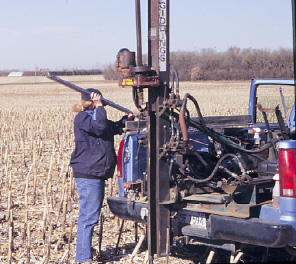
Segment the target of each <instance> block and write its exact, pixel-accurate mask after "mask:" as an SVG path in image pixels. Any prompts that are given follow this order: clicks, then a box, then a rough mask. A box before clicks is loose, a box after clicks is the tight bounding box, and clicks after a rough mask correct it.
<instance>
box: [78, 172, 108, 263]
mask: <svg viewBox="0 0 296 264" xmlns="http://www.w3.org/2000/svg"><path fill="white" fill-rule="evenodd" d="M75 182H76V188H77V192H78V194H79V217H78V226H77V239H76V261H77V262H84V261H87V260H91V259H92V254H91V243H92V235H93V229H94V227H95V225H96V224H97V223H98V221H99V216H100V212H101V208H102V204H103V199H104V191H105V180H101V179H86V178H75Z"/></svg>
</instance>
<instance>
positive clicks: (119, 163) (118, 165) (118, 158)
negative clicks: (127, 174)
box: [117, 139, 125, 178]
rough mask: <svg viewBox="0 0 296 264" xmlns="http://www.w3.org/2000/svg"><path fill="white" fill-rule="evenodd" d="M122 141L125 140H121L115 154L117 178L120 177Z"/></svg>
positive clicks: (121, 175)
mask: <svg viewBox="0 0 296 264" xmlns="http://www.w3.org/2000/svg"><path fill="white" fill-rule="evenodd" d="M124 142H125V140H124V139H123V140H121V142H120V145H119V149H118V154H117V176H118V178H122V177H123V174H122V158H123V149H124Z"/></svg>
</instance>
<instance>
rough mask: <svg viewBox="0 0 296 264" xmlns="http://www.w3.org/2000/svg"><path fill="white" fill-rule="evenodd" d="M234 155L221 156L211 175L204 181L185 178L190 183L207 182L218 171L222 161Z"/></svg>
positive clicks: (189, 177)
mask: <svg viewBox="0 0 296 264" xmlns="http://www.w3.org/2000/svg"><path fill="white" fill-rule="evenodd" d="M234 156H235V155H234V154H232V153H227V154H225V155H223V156H222V157H221V158H220V159H219V160H218V162H217V163H216V166H215V167H214V169H213V171H212V173H211V174H210V175H209V176H208V177H207V178H205V179H200V180H199V179H195V178H193V177H191V176H187V178H188V179H189V180H191V181H194V182H197V183H203V182H207V181H210V180H211V179H212V178H213V177H214V175H215V174H216V172H217V170H218V169H219V166H220V165H221V163H222V161H223V160H225V159H226V158H229V157H234ZM235 157H236V156H235Z"/></svg>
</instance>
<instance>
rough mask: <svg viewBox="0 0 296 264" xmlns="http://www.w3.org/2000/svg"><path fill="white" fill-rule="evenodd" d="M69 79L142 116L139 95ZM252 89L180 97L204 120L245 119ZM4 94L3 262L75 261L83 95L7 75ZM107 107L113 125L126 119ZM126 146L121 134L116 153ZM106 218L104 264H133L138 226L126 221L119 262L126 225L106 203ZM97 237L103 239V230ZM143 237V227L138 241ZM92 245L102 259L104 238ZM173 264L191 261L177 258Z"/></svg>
mask: <svg viewBox="0 0 296 264" xmlns="http://www.w3.org/2000/svg"><path fill="white" fill-rule="evenodd" d="M62 78H63V79H64V80H67V81H70V82H73V83H75V84H76V85H78V86H80V87H82V88H96V89H99V90H100V91H101V92H102V94H103V96H104V97H105V98H106V99H108V100H111V101H113V102H115V103H116V104H119V105H122V106H124V107H126V108H129V109H131V110H136V109H135V107H134V104H133V100H132V90H131V89H130V88H121V87H118V85H117V82H116V81H112V82H111V81H104V80H102V78H101V76H64V77H62ZM249 86H250V82H249V81H229V82H227V81H220V82H213V81H200V82H181V83H180V95H181V98H182V97H183V96H184V94H185V93H190V94H191V95H193V96H194V97H195V98H196V100H197V101H198V103H199V104H200V108H201V111H202V113H203V115H205V116H206V115H234V114H237V115H238V114H246V113H247V109H248V97H249ZM0 95H1V96H0V118H1V119H0V120H1V126H0V174H1V177H0V229H1V233H0V263H75V244H76V241H75V239H76V222H77V217H78V197H77V194H76V191H75V182H74V180H73V177H72V172H71V169H70V168H69V167H68V163H69V159H70V154H71V152H72V150H73V147H74V136H73V119H74V117H75V115H76V113H73V112H72V106H73V105H74V104H76V103H79V101H80V94H79V93H77V92H75V91H72V90H71V89H69V88H67V87H64V86H63V85H60V84H58V83H55V82H53V81H51V80H49V79H47V78H46V77H0ZM106 109H107V112H108V118H109V119H112V120H118V119H120V118H121V116H122V115H123V113H121V112H119V111H118V110H116V109H112V108H111V107H109V106H107V107H106ZM192 109H193V106H192ZM191 115H193V114H191ZM119 142H120V136H116V138H115V149H116V150H117V148H118V145H119ZM117 193H118V188H117V179H116V175H115V176H114V178H113V179H112V180H109V181H108V183H107V186H106V195H105V198H106V197H107V196H109V195H116V194H117ZM102 216H103V217H102V218H101V220H103V221H102V222H103V226H102V227H103V238H102V246H101V255H102V256H103V258H104V259H106V261H105V262H104V263H127V262H128V261H129V260H130V258H131V254H132V252H133V249H134V248H135V246H136V243H135V232H134V224H133V223H132V222H128V221H126V222H125V223H124V228H123V233H122V236H121V239H120V241H119V247H118V252H117V253H118V254H117V256H113V254H114V253H115V248H116V244H117V238H118V233H119V228H120V225H121V223H120V221H119V220H118V219H116V218H115V217H114V216H113V215H112V214H111V213H110V211H109V210H108V206H107V202H106V199H105V201H104V207H103V209H102ZM102 222H101V223H102ZM95 231H96V234H99V233H100V225H98V226H97V227H96V229H95ZM144 233H145V228H144V227H143V226H138V235H139V236H141V235H143V234H144ZM93 245H94V249H95V250H96V254H98V253H99V250H100V246H99V236H95V237H94V243H93ZM145 254H146V252H145V250H144V249H143V250H140V253H139V254H137V255H136V256H135V257H134V259H133V260H134V263H143V261H144V258H145ZM155 263H166V260H165V258H162V259H159V260H156V261H155ZM169 263H192V261H190V260H189V259H186V258H184V259H180V258H176V257H173V256H172V257H170V258H169Z"/></svg>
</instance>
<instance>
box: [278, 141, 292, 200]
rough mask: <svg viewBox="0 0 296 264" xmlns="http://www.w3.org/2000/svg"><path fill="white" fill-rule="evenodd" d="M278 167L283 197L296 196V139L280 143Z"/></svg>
mask: <svg viewBox="0 0 296 264" xmlns="http://www.w3.org/2000/svg"><path fill="white" fill-rule="evenodd" d="M278 161H279V165H278V169H279V175H280V195H281V197H296V140H285V141H281V142H280V143H279V155H278Z"/></svg>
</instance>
